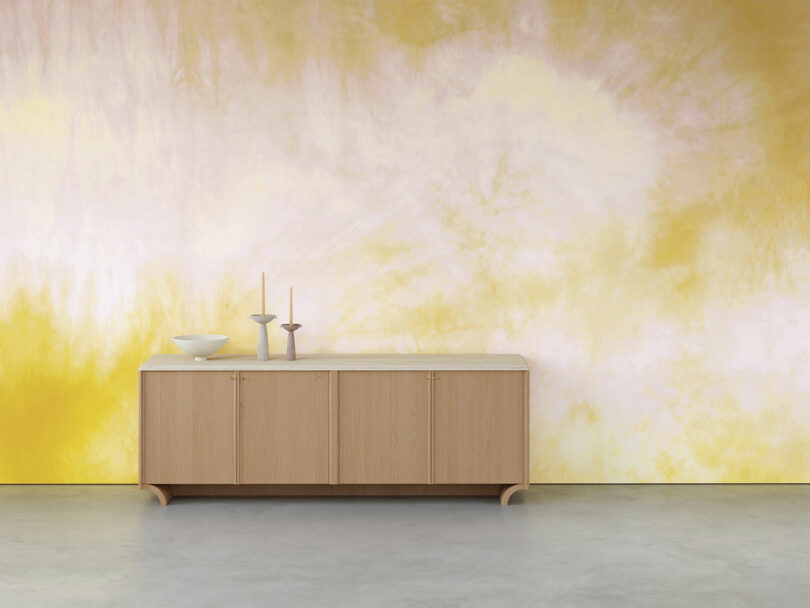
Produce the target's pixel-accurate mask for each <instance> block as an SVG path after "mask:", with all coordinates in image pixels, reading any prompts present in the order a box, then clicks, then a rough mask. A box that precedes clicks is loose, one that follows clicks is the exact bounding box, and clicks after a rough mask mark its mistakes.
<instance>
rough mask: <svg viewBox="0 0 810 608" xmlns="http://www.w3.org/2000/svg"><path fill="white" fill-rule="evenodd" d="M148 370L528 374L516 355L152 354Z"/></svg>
mask: <svg viewBox="0 0 810 608" xmlns="http://www.w3.org/2000/svg"><path fill="white" fill-rule="evenodd" d="M138 369H139V370H140V371H142V372H148V371H234V370H236V371H273V370H281V371H291V370H299V371H312V370H336V371H351V370H354V371H387V370H398V371H528V369H529V367H528V365H526V361H525V360H524V359H523V357H521V356H520V355H301V356H299V357H298V360H296V361H287V360H285V359H284V355H275V356H271V357H270V360H269V361H257V360H256V356H255V355H213V356H211V357H209V358H208V360H206V361H195V360H194V358H193V357H191V356H189V355H154V356H153V357H151V358H150V359H149V360H148V361H146V362H145V363H144V364H143V365H141V366H140V367H139V368H138Z"/></svg>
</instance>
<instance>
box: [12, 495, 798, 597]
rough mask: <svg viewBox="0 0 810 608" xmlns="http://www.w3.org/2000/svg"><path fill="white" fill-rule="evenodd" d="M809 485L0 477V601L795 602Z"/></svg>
mask: <svg viewBox="0 0 810 608" xmlns="http://www.w3.org/2000/svg"><path fill="white" fill-rule="evenodd" d="M808 598H810V486H534V487H533V488H532V490H531V491H530V492H525V493H521V494H517V495H516V496H515V497H514V498H513V504H512V505H511V506H509V507H506V508H502V507H501V506H500V505H499V504H498V501H497V500H496V499H493V498H473V499H456V498H450V499H448V498H431V499H412V498H327V499H323V498H308V499H279V498H259V499H253V498H226V499H221V498H216V499H214V498H175V499H174V501H173V502H172V504H171V505H170V506H169V507H160V506H158V503H157V500H156V499H155V497H154V496H153V495H152V494H151V493H149V492H146V491H144V492H139V491H138V490H137V488H134V487H132V486H0V606H3V607H9V608H10V607H15V606H26V607H29V606H105V607H106V606H115V607H121V606H217V607H221V606H284V607H298V606H353V607H355V606H374V607H377V606H385V607H390V606H453V607H455V606H464V607H465V608H466V607H469V606H507V605H520V604H522V605H530V606H554V607H557V608H559V607H565V606H600V607H610V606H621V607H622V608H626V607H629V606H645V607H648V606H689V607H690V608H692V607H695V606H711V607H712V608H719V607H724V606H734V607H735V608H736V607H740V606H769V607H770V606H786V607H792V606H806V605H808V603H810V599H808Z"/></svg>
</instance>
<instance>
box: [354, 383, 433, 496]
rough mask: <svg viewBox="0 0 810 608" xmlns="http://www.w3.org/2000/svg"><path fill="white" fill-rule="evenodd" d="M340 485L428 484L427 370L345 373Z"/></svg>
mask: <svg viewBox="0 0 810 608" xmlns="http://www.w3.org/2000/svg"><path fill="white" fill-rule="evenodd" d="M339 385H340V413H339V428H338V436H339V445H340V483H344V484H345V483H357V484H366V483H389V484H390V483H414V484H416V483H428V482H429V474H428V464H429V454H428V451H429V442H428V439H429V420H428V380H427V372H410V371H401V372H400V371H362V372H360V371H358V372H355V371H342V372H340V381H339Z"/></svg>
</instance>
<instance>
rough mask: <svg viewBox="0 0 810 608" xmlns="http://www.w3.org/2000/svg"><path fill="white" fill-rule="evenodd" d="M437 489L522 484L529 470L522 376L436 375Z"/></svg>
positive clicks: (435, 459)
mask: <svg viewBox="0 0 810 608" xmlns="http://www.w3.org/2000/svg"><path fill="white" fill-rule="evenodd" d="M435 376H436V380H434V381H433V382H434V389H433V397H434V398H433V424H434V427H433V442H434V443H433V457H434V463H433V470H434V479H433V481H434V482H435V483H520V482H522V481H523V479H524V475H525V468H524V459H525V454H526V452H525V449H524V434H525V412H524V405H523V403H524V397H525V384H524V378H523V372H519V371H517V372H511V371H509V372H503V371H496V372H444V371H443V372H436V373H435Z"/></svg>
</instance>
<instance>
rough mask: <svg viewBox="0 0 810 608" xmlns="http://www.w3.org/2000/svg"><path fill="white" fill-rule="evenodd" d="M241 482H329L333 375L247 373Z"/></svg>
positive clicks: (243, 392)
mask: <svg viewBox="0 0 810 608" xmlns="http://www.w3.org/2000/svg"><path fill="white" fill-rule="evenodd" d="M241 374H242V377H244V381H240V385H241V386H240V393H241V394H240V400H241V404H242V405H241V411H240V415H239V422H240V424H239V463H240V464H239V480H240V483H245V484H250V483H328V482H329V372H327V371H310V372H286V371H285V372H281V371H272V372H268V371H261V372H241Z"/></svg>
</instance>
